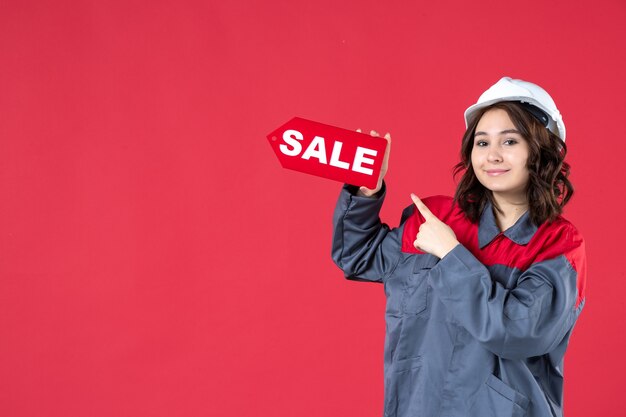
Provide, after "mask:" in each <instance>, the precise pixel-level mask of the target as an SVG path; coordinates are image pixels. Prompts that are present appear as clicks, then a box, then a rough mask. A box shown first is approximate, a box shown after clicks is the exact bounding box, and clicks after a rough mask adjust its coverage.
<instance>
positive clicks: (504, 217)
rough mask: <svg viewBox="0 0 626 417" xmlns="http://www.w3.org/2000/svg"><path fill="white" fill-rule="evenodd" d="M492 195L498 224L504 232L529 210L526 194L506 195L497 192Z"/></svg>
mask: <svg viewBox="0 0 626 417" xmlns="http://www.w3.org/2000/svg"><path fill="white" fill-rule="evenodd" d="M492 195H493V200H494V202H495V204H496V207H494V215H495V217H496V224H497V225H498V228H500V231H502V232H504V231H505V230H506V229H508V228H509V227H511V226H513V225H514V224H515V222H517V221H518V220H519V218H520V217H522V215H523V214H524V213H526V211H528V200H527V199H526V195H517V196H506V195H501V194H496V193H493V194H492ZM498 209H499V210H498Z"/></svg>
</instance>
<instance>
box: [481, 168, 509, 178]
mask: <svg viewBox="0 0 626 417" xmlns="http://www.w3.org/2000/svg"><path fill="white" fill-rule="evenodd" d="M485 172H486V173H487V175H489V176H490V177H497V176H498V175H502V174H505V173H507V172H509V170H508V169H487V170H485Z"/></svg>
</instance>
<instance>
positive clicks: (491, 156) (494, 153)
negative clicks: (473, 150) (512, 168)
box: [487, 146, 502, 162]
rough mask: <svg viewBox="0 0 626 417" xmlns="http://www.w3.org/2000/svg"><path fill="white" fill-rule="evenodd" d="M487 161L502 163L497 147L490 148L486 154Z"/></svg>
mask: <svg viewBox="0 0 626 417" xmlns="http://www.w3.org/2000/svg"><path fill="white" fill-rule="evenodd" d="M487 160H488V161H489V162H502V154H500V149H498V147H497V146H490V147H489V152H488V153H487Z"/></svg>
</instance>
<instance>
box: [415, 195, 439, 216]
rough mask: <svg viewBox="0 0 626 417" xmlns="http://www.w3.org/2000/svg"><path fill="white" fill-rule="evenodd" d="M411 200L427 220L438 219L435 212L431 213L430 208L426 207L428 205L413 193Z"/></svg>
mask: <svg viewBox="0 0 626 417" xmlns="http://www.w3.org/2000/svg"><path fill="white" fill-rule="evenodd" d="M411 200H413V203H414V204H415V207H417V209H418V210H419V212H420V213H422V216H424V218H425V219H428V218H431V217H436V216H435V215H434V214H433V212H432V211H430V209H429V208H428V207H426V204H424V203H423V202H422V200H420V199H419V197H418V196H416V195H415V194H413V193H411Z"/></svg>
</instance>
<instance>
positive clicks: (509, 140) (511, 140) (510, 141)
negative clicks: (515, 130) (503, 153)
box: [504, 138, 518, 145]
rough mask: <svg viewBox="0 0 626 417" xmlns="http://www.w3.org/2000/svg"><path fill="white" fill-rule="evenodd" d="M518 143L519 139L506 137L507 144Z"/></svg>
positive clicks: (505, 142)
mask: <svg viewBox="0 0 626 417" xmlns="http://www.w3.org/2000/svg"><path fill="white" fill-rule="evenodd" d="M516 143H518V141H517V139H512V138H509V139H506V140H505V141H504V144H505V145H515V144H516Z"/></svg>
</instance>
